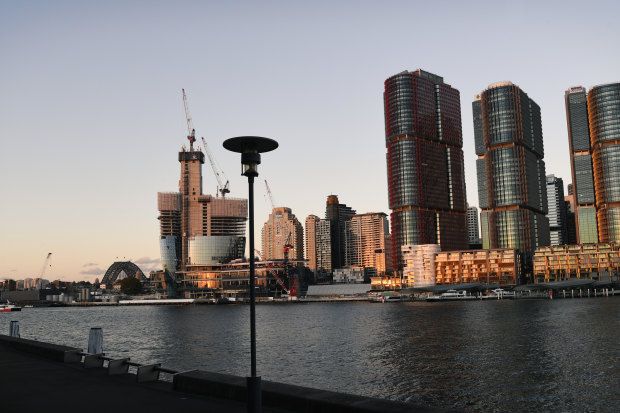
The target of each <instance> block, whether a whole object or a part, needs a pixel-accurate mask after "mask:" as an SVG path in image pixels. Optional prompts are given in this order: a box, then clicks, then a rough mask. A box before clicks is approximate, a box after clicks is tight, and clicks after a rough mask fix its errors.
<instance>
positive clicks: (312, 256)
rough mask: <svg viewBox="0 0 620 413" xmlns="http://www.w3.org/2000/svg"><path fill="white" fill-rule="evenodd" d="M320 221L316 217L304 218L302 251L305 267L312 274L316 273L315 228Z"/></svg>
mask: <svg viewBox="0 0 620 413" xmlns="http://www.w3.org/2000/svg"><path fill="white" fill-rule="evenodd" d="M320 220H321V219H320V218H319V217H317V216H316V215H308V216H307V217H306V225H305V227H304V228H305V238H304V242H305V245H304V249H305V258H306V260H307V264H306V265H307V267H308V268H309V269H310V271H312V272H313V273H314V272H316V261H317V260H316V250H317V248H316V247H317V245H316V227H317V224H318V223H319V221H320Z"/></svg>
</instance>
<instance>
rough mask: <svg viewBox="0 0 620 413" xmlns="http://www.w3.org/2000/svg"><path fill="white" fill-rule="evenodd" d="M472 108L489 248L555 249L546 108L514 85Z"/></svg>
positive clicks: (498, 88) (494, 88)
mask: <svg viewBox="0 0 620 413" xmlns="http://www.w3.org/2000/svg"><path fill="white" fill-rule="evenodd" d="M472 107H473V117H474V139H475V146H476V154H477V155H478V159H477V161H476V169H477V174H478V201H479V206H480V209H481V213H480V222H481V225H480V226H481V230H482V245H483V248H484V249H489V248H492V249H496V248H514V249H516V250H519V251H520V252H524V253H532V252H533V251H534V250H535V249H536V248H537V247H539V246H543V245H549V220H548V219H547V217H546V216H545V215H546V214H547V196H546V191H545V183H546V179H545V163H544V161H543V156H544V150H543V136H542V124H541V118H540V107H539V106H538V105H537V104H536V102H534V101H533V100H532V99H530V98H529V97H528V96H527V94H526V93H525V92H523V91H522V90H521V89H520V88H519V87H518V86H516V85H514V84H512V83H511V82H498V83H494V84H492V85H490V86H489V88H488V89H486V90H485V91H483V92H482V93H481V94H479V95H477V96H476V99H475V100H474V102H473V104H472Z"/></svg>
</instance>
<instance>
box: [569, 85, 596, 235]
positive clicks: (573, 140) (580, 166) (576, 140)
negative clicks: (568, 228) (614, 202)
mask: <svg viewBox="0 0 620 413" xmlns="http://www.w3.org/2000/svg"><path fill="white" fill-rule="evenodd" d="M564 100H565V103H566V123H567V126H568V147H569V149H570V164H571V175H572V179H573V194H574V200H575V226H576V235H577V243H578V244H589V243H596V242H598V225H597V219H596V199H595V196H594V174H593V172H592V147H591V145H590V126H589V122H588V103H587V99H586V89H585V88H583V87H581V86H575V87H571V88H570V89H568V90H567V91H566V92H565V93H564Z"/></svg>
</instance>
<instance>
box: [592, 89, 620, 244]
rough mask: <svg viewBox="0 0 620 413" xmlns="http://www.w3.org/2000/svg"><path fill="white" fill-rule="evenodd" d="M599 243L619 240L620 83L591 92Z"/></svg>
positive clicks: (593, 160) (593, 166)
mask: <svg viewBox="0 0 620 413" xmlns="http://www.w3.org/2000/svg"><path fill="white" fill-rule="evenodd" d="M588 120H589V125H590V140H591V143H592V169H593V172H594V189H595V192H596V210H597V220H598V232H599V242H619V241H620V83H610V84H606V85H600V86H595V87H593V88H592V89H590V91H589V92H588Z"/></svg>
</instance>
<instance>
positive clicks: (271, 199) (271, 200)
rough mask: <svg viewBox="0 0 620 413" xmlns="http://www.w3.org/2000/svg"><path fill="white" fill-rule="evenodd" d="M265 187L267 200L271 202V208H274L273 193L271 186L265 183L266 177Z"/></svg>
mask: <svg viewBox="0 0 620 413" xmlns="http://www.w3.org/2000/svg"><path fill="white" fill-rule="evenodd" d="M265 187H266V188H267V195H269V202H271V209H272V210H274V209H276V203H275V202H273V194H272V193H271V188H269V184H268V183H267V180H266V179H265Z"/></svg>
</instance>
